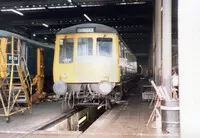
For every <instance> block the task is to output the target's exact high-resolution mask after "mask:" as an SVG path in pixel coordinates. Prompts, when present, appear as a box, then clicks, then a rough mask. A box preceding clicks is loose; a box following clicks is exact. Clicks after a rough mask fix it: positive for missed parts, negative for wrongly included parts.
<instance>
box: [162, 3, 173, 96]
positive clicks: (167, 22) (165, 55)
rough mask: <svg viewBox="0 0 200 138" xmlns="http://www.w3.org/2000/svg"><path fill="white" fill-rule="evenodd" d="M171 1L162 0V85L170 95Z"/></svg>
mask: <svg viewBox="0 0 200 138" xmlns="http://www.w3.org/2000/svg"><path fill="white" fill-rule="evenodd" d="M171 26H172V1H171V0H163V21H162V28H163V41H162V42H163V43H162V79H163V80H162V83H163V86H165V87H166V89H167V91H168V92H169V94H170V95H171V70H172V36H171V34H172V27H171Z"/></svg>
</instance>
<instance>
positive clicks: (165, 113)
mask: <svg viewBox="0 0 200 138" xmlns="http://www.w3.org/2000/svg"><path fill="white" fill-rule="evenodd" d="M179 110H180V108H179V101H177V100H174V101H164V100H163V101H161V116H162V130H163V131H165V132H167V133H180V115H179V114H180V112H179Z"/></svg>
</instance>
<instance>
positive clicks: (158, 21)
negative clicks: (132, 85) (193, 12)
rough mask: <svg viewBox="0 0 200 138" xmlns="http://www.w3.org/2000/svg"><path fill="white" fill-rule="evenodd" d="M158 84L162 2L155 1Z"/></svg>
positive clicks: (158, 79) (159, 0)
mask: <svg viewBox="0 0 200 138" xmlns="http://www.w3.org/2000/svg"><path fill="white" fill-rule="evenodd" d="M155 6H156V7H155V39H156V68H155V73H156V74H155V75H156V78H155V79H156V83H157V85H160V83H161V0H156V1H155Z"/></svg>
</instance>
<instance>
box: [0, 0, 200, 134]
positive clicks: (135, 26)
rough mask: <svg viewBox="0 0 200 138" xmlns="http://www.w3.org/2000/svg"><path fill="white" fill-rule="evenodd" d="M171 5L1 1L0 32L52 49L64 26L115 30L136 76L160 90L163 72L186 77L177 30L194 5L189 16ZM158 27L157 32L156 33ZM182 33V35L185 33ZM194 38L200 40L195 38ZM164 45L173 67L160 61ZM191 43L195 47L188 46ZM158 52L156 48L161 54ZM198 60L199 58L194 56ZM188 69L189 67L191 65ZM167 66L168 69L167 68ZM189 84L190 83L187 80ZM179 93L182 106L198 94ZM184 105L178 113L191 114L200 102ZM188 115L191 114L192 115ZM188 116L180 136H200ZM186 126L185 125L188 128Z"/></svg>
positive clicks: (161, 0) (111, 0)
mask: <svg viewBox="0 0 200 138" xmlns="http://www.w3.org/2000/svg"><path fill="white" fill-rule="evenodd" d="M169 1H170V0H169ZM169 1H168V0H56V1H55V0H44V1H41V0H28V1H27V0H20V1H15V0H1V1H0V22H1V23H0V29H2V30H6V31H9V32H13V33H17V34H19V35H22V36H24V37H28V38H30V39H32V40H36V41H39V42H43V43H47V44H51V45H52V44H54V43H55V35H56V33H57V32H59V31H60V30H62V29H64V28H66V27H70V26H73V25H77V24H81V23H99V24H104V25H107V26H110V27H113V28H115V29H116V30H117V31H118V33H119V34H120V36H121V37H122V39H123V40H124V42H125V43H126V44H127V46H128V47H129V48H130V50H131V51H132V52H133V54H134V55H135V56H136V58H137V62H138V72H139V73H140V75H142V76H144V77H146V76H148V77H153V78H156V83H157V84H158V85H161V84H162V83H161V82H162V81H161V80H162V79H163V77H165V76H163V73H164V75H166V73H165V71H166V70H171V69H172V68H178V69H179V70H180V77H182V78H183V79H186V78H187V77H188V76H187V74H189V73H188V72H187V71H188V70H185V69H183V68H184V67H187V66H186V65H185V64H183V62H184V61H183V59H184V54H185V53H186V51H187V50H185V49H184V50H185V51H184V50H183V51H180V54H181V55H180V56H179V55H178V48H180V46H178V36H179V33H178V29H179V27H180V29H182V30H184V27H187V25H185V24H184V23H183V22H186V21H187V20H184V18H183V17H182V16H183V15H184V14H186V15H187V17H188V18H189V17H190V15H192V14H191V13H193V12H192V6H193V7H194V6H195V4H194V3H195V2H191V3H190V2H189V3H190V4H191V5H189V6H190V7H189V12H188V14H187V12H183V11H182V12H181V10H183V8H186V5H184V4H185V3H184V2H183V3H182V5H181V4H180V5H181V6H182V7H180V12H178V10H179V8H178V7H179V5H178V0H172V1H171V3H170V4H171V6H170V7H165V5H167V4H168V3H167V2H169ZM193 1H195V0H193ZM159 4H160V5H159ZM197 5H198V4H197ZM194 9H196V11H199V10H197V9H198V8H197V7H195V8H194ZM169 11H170V12H169ZM168 13H170V14H168ZM195 13H196V12H195ZM179 14H180V18H181V19H182V23H183V25H182V24H180V26H179V27H178V18H179V17H178V15H179ZM166 16H167V17H169V18H170V21H171V23H170V26H168V25H169V23H168V22H167V21H166V20H165V19H168V18H166ZM194 16H195V15H194ZM158 17H159V18H158ZM192 17H193V16H191V18H190V19H191V22H192V23H193V24H192V23H191V25H190V26H193V25H194V26H195V25H197V24H195V19H196V18H195V17H194V18H192ZM165 23H166V24H165ZM197 23H198V22H197ZM165 25H166V26H168V28H167V27H165ZM184 25H185V26H184ZM169 27H170V28H169ZM158 28H160V30H159V29H158ZM158 30H159V31H158ZM188 30H190V29H188ZM193 30H194V28H193ZM196 30H198V29H196ZM165 33H167V35H168V38H165V35H164V34H165ZM188 33H192V31H191V32H190V31H188ZM194 33H198V32H194ZM182 34H184V32H183V31H182ZM188 35H189V34H188ZM190 35H191V34H190ZM194 35H196V36H198V35H199V34H194ZM186 36H187V35H186ZM181 38H182V39H181V41H180V43H179V44H184V38H185V37H181ZM188 38H189V39H188V41H189V40H192V37H188ZM195 38H196V37H195ZM185 41H186V40H185ZM195 42H196V43H198V44H199V41H197V40H196V41H195ZM166 44H170V49H169V48H167V50H170V51H171V55H170V58H168V60H171V61H170V62H171V63H170V64H171V65H166V64H165V63H166V62H163V61H166V59H165V58H163V57H168V56H169V55H165V56H162V55H163V54H166V53H165V52H163V49H165V48H166V47H165V45H166ZM187 44H189V43H187ZM191 44H193V43H192V42H191ZM194 45H197V44H194ZM158 47H160V49H159V48H158ZM161 47H162V48H161ZM186 49H187V47H186ZM165 50H166V49H165ZM165 50H164V51H165ZM196 51H198V50H196ZM188 56H190V58H189V59H193V58H192V50H190V51H189V52H188ZM179 57H180V58H179ZM158 58H159V59H158ZM196 58H197V59H198V57H196ZM181 59H182V60H181ZM179 60H180V61H179ZM181 61H182V62H181ZM52 62H53V61H52ZM186 62H187V63H190V62H189V61H188V60H185V63H186ZM192 63H194V62H192ZM179 65H180V66H179ZM189 65H191V66H193V65H192V64H189ZM169 66H170V68H167V67H169ZM180 67H182V70H181V69H180ZM162 69H163V70H162ZM168 72H169V71H168ZM170 72H171V71H170ZM195 72H196V74H200V73H199V71H198V70H197V69H196V70H195ZM184 74H186V76H184ZM168 75H169V74H168ZM181 75H183V76H181ZM193 76H195V74H193ZM169 78H170V76H168V79H169ZM189 79H193V78H192V77H189ZM181 82H182V87H181V88H180V90H182V91H183V92H186V91H184V88H188V89H187V90H189V88H190V87H193V88H194V87H195V90H198V89H197V88H196V83H195V86H193V85H192V84H190V83H188V85H184V84H183V83H186V82H185V80H183V81H181ZM164 85H167V84H164ZM180 86H181V85H180ZM183 92H181V91H180V99H181V98H182V101H183V102H184V104H186V102H185V100H187V98H186V97H188V98H189V100H188V102H191V101H192V99H193V98H194V97H195V95H196V93H195V92H194V91H192V92H193V93H192V94H191V95H189V96H188V95H184V94H183V95H182V96H181V93H183ZM196 96H198V95H196ZM183 102H182V103H181V105H182V107H181V110H182V111H183V112H182V113H186V109H189V108H190V106H193V109H194V107H197V106H196V105H198V103H199V102H198V100H197V99H195V102H196V104H195V103H193V104H188V105H186V106H185V107H186V108H184V107H183V105H184V104H183ZM195 110H196V109H195ZM189 111H191V112H193V110H189ZM198 111H199V110H198ZM191 116H192V114H189V116H185V115H183V114H182V115H181V124H182V126H183V127H181V130H182V132H181V133H182V134H186V133H184V132H188V133H187V134H199V133H198V130H197V128H196V127H195V126H197V125H192V121H191V122H187V121H186V120H187V119H188V118H187V117H191ZM197 116H198V114H196V115H195V117H196V119H197ZM194 119H195V118H194ZM193 123H194V120H193ZM187 124H189V125H188V126H187ZM191 126H192V127H191ZM189 127H191V128H194V129H193V130H191V128H190V129H189ZM187 128H188V129H187ZM186 130H187V131H186Z"/></svg>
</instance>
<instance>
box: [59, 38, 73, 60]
mask: <svg viewBox="0 0 200 138" xmlns="http://www.w3.org/2000/svg"><path fill="white" fill-rule="evenodd" d="M73 55H74V39H72V38H68V39H65V40H60V57H59V62H60V63H65V64H66V63H72V62H73Z"/></svg>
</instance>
